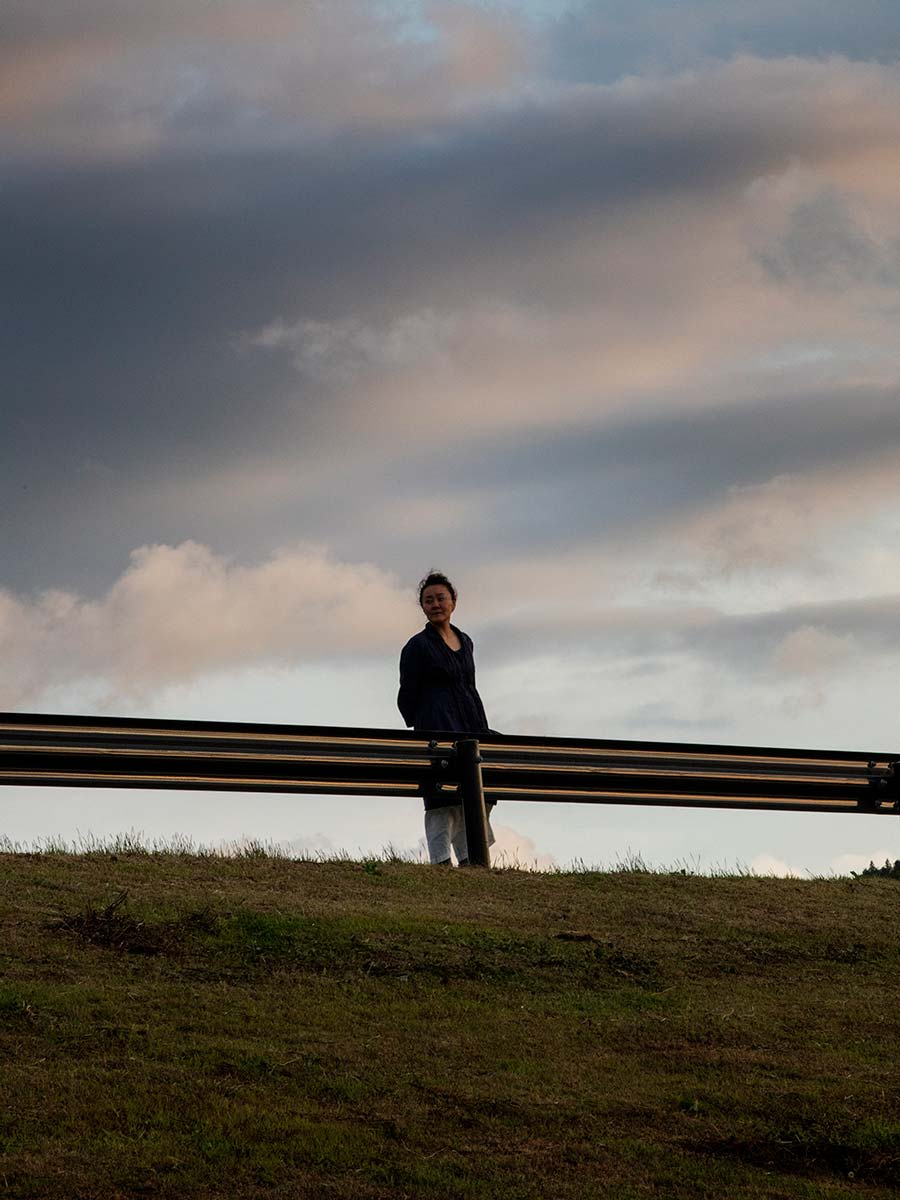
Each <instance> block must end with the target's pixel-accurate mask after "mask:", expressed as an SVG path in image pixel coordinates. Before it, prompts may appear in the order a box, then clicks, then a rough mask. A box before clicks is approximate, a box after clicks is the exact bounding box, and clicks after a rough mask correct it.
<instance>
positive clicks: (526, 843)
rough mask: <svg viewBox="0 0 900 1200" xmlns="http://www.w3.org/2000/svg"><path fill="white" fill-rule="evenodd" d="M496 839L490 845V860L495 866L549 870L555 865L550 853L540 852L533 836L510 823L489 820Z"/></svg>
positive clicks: (523, 869) (522, 869) (521, 869)
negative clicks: (521, 831) (503, 823)
mask: <svg viewBox="0 0 900 1200" xmlns="http://www.w3.org/2000/svg"><path fill="white" fill-rule="evenodd" d="M491 828H492V829H493V831H494V837H495V838H496V841H495V843H494V845H493V846H492V847H491V862H492V864H493V865H494V866H495V867H500V868H503V867H510V868H514V869H516V870H520V871H550V870H552V869H553V868H554V867H555V866H556V865H557V862H556V859H555V857H554V856H553V855H552V854H541V853H540V852H539V851H538V848H537V846H536V844H535V842H534V839H533V838H530V837H528V836H527V835H526V834H524V833H520V832H519V831H518V830H517V829H513V828H512V826H510V825H498V824H497V823H496V821H494V820H493V819H492V820H491Z"/></svg>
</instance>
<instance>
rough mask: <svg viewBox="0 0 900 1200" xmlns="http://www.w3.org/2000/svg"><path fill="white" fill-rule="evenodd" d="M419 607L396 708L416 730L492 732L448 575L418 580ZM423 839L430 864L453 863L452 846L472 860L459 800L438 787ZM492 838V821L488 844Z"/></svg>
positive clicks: (429, 796) (430, 799)
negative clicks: (454, 619) (422, 619)
mask: <svg viewBox="0 0 900 1200" xmlns="http://www.w3.org/2000/svg"><path fill="white" fill-rule="evenodd" d="M419 606H420V608H421V609H422V611H423V612H424V613H425V616H426V618H427V623H426V625H425V628H424V629H423V630H422V632H421V633H417V634H416V635H415V637H411V638H410V639H409V641H408V642H407V643H406V645H405V646H404V647H403V650H402V652H401V654H400V691H399V693H398V695H397V707H398V708H399V709H400V712H401V713H402V714H403V720H404V721H405V722H406V724H407V725H409V726H411V727H412V728H413V729H421V730H425V731H426V732H429V733H430V732H432V731H434V732H440V733H443V732H449V733H469V734H473V735H477V734H484V733H488V732H490V731H489V729H488V723H487V717H486V716H485V715H484V705H483V704H482V703H481V697H480V696H479V695H478V691H477V689H476V687H475V658H474V655H473V648H472V639H471V638H470V637H469V635H468V634H467V633H463V631H462V630H461V629H457V627H456V626H455V625H452V624H451V623H450V618H451V616H452V615H453V610H454V609H455V608H456V588H455V587H454V586H453V584H452V583H451V582H450V580H449V579H448V578H447V576H446V575H442V574H441V572H440V571H432V572H430V574H428V575H426V576H425V578H424V579H423V580H422V582H421V583H420V584H419ZM424 800H425V840H426V841H427V843H428V857H429V859H430V860H431V862H432V863H435V864H438V865H441V866H449V865H450V847H451V845H452V846H453V849H454V851H455V852H456V859H457V862H458V863H459V865H460V866H461V867H464V866H466V865H467V864H468V861H469V857H468V850H467V847H466V827H465V821H464V819H463V812H462V805H461V804H449V805H448V804H447V802H446V797H445V796H443V795H442V794H441V793H440V792H439V791H438V790H437V789H436V788H426V789H425V791H424ZM493 841H494V834H493V830H492V829H491V825H490V821H488V843H489V844H492V843H493Z"/></svg>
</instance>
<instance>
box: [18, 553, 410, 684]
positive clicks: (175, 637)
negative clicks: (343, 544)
mask: <svg viewBox="0 0 900 1200" xmlns="http://www.w3.org/2000/svg"><path fill="white" fill-rule="evenodd" d="M417 620H418V618H417V617H416V609H415V604H414V596H413V595H411V594H410V593H408V592H407V591H405V590H402V589H400V588H399V587H398V586H397V584H396V583H395V581H394V580H393V579H392V578H391V577H390V576H389V575H388V574H387V573H386V572H384V571H382V570H379V569H378V568H377V567H375V566H373V565H371V564H366V563H357V564H348V563H341V562H336V561H334V559H332V558H330V557H329V556H328V555H327V554H326V553H325V552H324V551H323V550H321V549H319V548H316V547H306V548H300V549H295V550H284V551H282V552H281V553H279V554H277V555H275V556H274V557H272V558H271V559H269V560H268V561H266V562H263V563H261V564H259V565H258V566H255V567H242V566H237V565H235V564H232V563H230V562H229V561H228V560H227V559H226V558H223V557H221V556H219V555H217V554H215V553H214V552H213V551H212V550H210V549H209V548H208V547H206V546H201V545H198V544H197V543H194V542H184V543H182V544H181V545H179V546H161V545H160V546H145V547H142V548H141V549H139V550H136V551H134V553H133V554H132V561H131V565H130V566H129V568H128V569H127V570H126V571H125V572H124V574H123V575H122V576H121V577H120V578H119V579H118V580H117V581H116V582H115V583H114V584H113V586H112V587H111V588H110V589H109V590H108V591H107V592H106V594H105V595H104V596H102V597H100V598H99V599H86V598H85V597H83V596H78V595H74V594H72V593H69V592H63V591H47V592H44V593H42V594H40V595H38V596H36V597H34V598H23V597H16V596H13V595H11V594H10V593H9V592H0V653H2V655H3V661H4V664H5V667H4V677H3V684H2V689H0V707H3V708H23V707H27V706H28V704H31V703H35V702H36V701H38V700H39V699H40V697H41V695H42V694H43V693H45V692H46V691H47V690H48V689H50V688H53V687H58V686H60V685H64V684H69V683H72V682H73V681H75V682H77V681H86V682H87V683H91V682H93V684H94V685H95V686H96V685H98V684H99V686H101V687H102V688H103V689H105V690H106V692H107V693H108V694H109V696H110V697H111V698H112V699H113V700H115V699H116V698H122V697H141V696H146V695H147V694H148V693H150V692H152V691H153V689H155V688H159V687H162V686H165V685H167V684H171V683H178V682H183V681H186V680H194V679H197V678H200V677H202V676H204V675H207V674H210V673H214V672H217V671H223V670H234V669H240V668H241V667H245V666H250V665H265V664H269V665H276V666H297V665H298V664H302V663H304V662H320V661H322V660H323V659H332V660H342V659H346V658H348V657H354V656H355V657H357V658H362V659H364V658H366V657H368V656H371V655H373V654H375V655H377V654H378V653H379V652H380V653H384V652H386V651H387V650H388V649H391V650H394V649H396V647H398V646H400V645H402V643H403V641H404V640H405V638H406V637H408V636H410V633H411V632H412V631H414V629H415V626H416V623H417Z"/></svg>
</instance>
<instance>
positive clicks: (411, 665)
mask: <svg viewBox="0 0 900 1200" xmlns="http://www.w3.org/2000/svg"><path fill="white" fill-rule="evenodd" d="M421 679H422V656H421V654H420V653H419V651H418V647H416V646H415V645H414V644H413V643H412V642H407V643H406V645H405V646H404V647H403V650H402V651H401V653H400V691H399V692H398V693H397V707H398V708H399V709H400V712H401V714H402V716H403V720H404V721H405V722H406V724H407V725H408V726H409V728H410V729H411V728H412V727H413V725H414V724H415V722H416V705H417V703H418V699H419V685H420V683H421Z"/></svg>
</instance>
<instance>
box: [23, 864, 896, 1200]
mask: <svg viewBox="0 0 900 1200" xmlns="http://www.w3.org/2000/svg"><path fill="white" fill-rule="evenodd" d="M0 884H2V887H0V1050H2V1054H3V1070H2V1076H0V1196H10V1197H23V1198H24V1197H47V1198H48V1200H55V1198H62V1197H66V1198H69V1197H84V1198H85V1200H88V1198H90V1200H112V1198H114V1197H134V1196H150V1197H171V1198H175V1197H179V1198H182V1197H184V1198H188V1197H198V1198H199V1197H209V1198H214V1197H216V1198H219V1197H221V1198H224V1197H235V1198H244V1197H275V1196H277V1197H293V1196H296V1197H307V1196H309V1197H318V1196H323V1197H345V1196H346V1197H350V1196H353V1197H357V1196H358V1197H372V1198H379V1197H385V1198H386V1197H397V1196H399V1197H404V1196H409V1197H434V1198H437V1197H447V1198H449V1197H451V1196H452V1197H458V1196H462V1197H472V1198H479V1200H480V1198H484V1200H488V1198H491V1197H496V1198H500V1197H503V1198H504V1200H505V1198H512V1200H516V1198H522V1200H525V1198H530V1197H545V1196H548V1195H553V1196H559V1197H572V1198H575V1197H579V1198H580V1197H593V1196H596V1197H601V1196H603V1197H605V1196H611V1197H623V1198H625V1200H627V1198H629V1197H645V1196H648V1197H649V1196H651V1195H656V1196H659V1195H663V1196H666V1197H674V1198H680V1197H684V1198H685V1200H686V1198H687V1197H692V1198H693V1197H698V1196H709V1197H712V1196H716V1197H721V1196H723V1195H726V1196H729V1197H759V1198H762V1197H766V1198H768V1197H849V1196H854V1197H882V1196H883V1197H887V1196H890V1195H893V1194H895V1190H896V1188H897V1186H898V1184H900V1104H898V1091H897V1085H896V1069H895V1063H894V1057H895V1054H896V1046H897V1042H898V1035H900V1009H898V1005H897V996H898V983H900V938H898V935H897V933H896V911H897V904H898V901H900V883H898V882H897V881H895V880H893V879H889V878H865V879H854V880H810V881H800V880H776V879H756V878H752V877H747V876H743V877H736V878H715V879H710V878H703V877H696V876H690V875H681V874H671V875H668V874H651V873H649V872H642V871H639V870H631V871H620V872H611V873H599V872H587V871H583V872H577V873H572V874H564V873H557V874H551V875H539V874H534V873H529V872H519V871H503V872H495V873H491V874H488V873H485V872H477V871H470V872H464V871H434V870H431V869H429V868H426V867H421V866H417V865H412V864H406V863H401V862H392V861H385V862H367V863H351V862H338V863H327V862H296V861H290V860H285V859H282V858H278V857H267V856H266V855H264V854H258V855H254V856H245V857H243V858H239V859H224V858H218V857H211V856H197V855H191V854H181V855H179V854H173V853H169V854H153V853H147V852H146V851H144V852H135V853H129V852H127V850H126V851H125V852H123V853H103V852H97V853H85V854H81V855H71V854H69V855H66V854H52V853H51V854H48V853H43V854H7V855H3V856H0Z"/></svg>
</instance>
